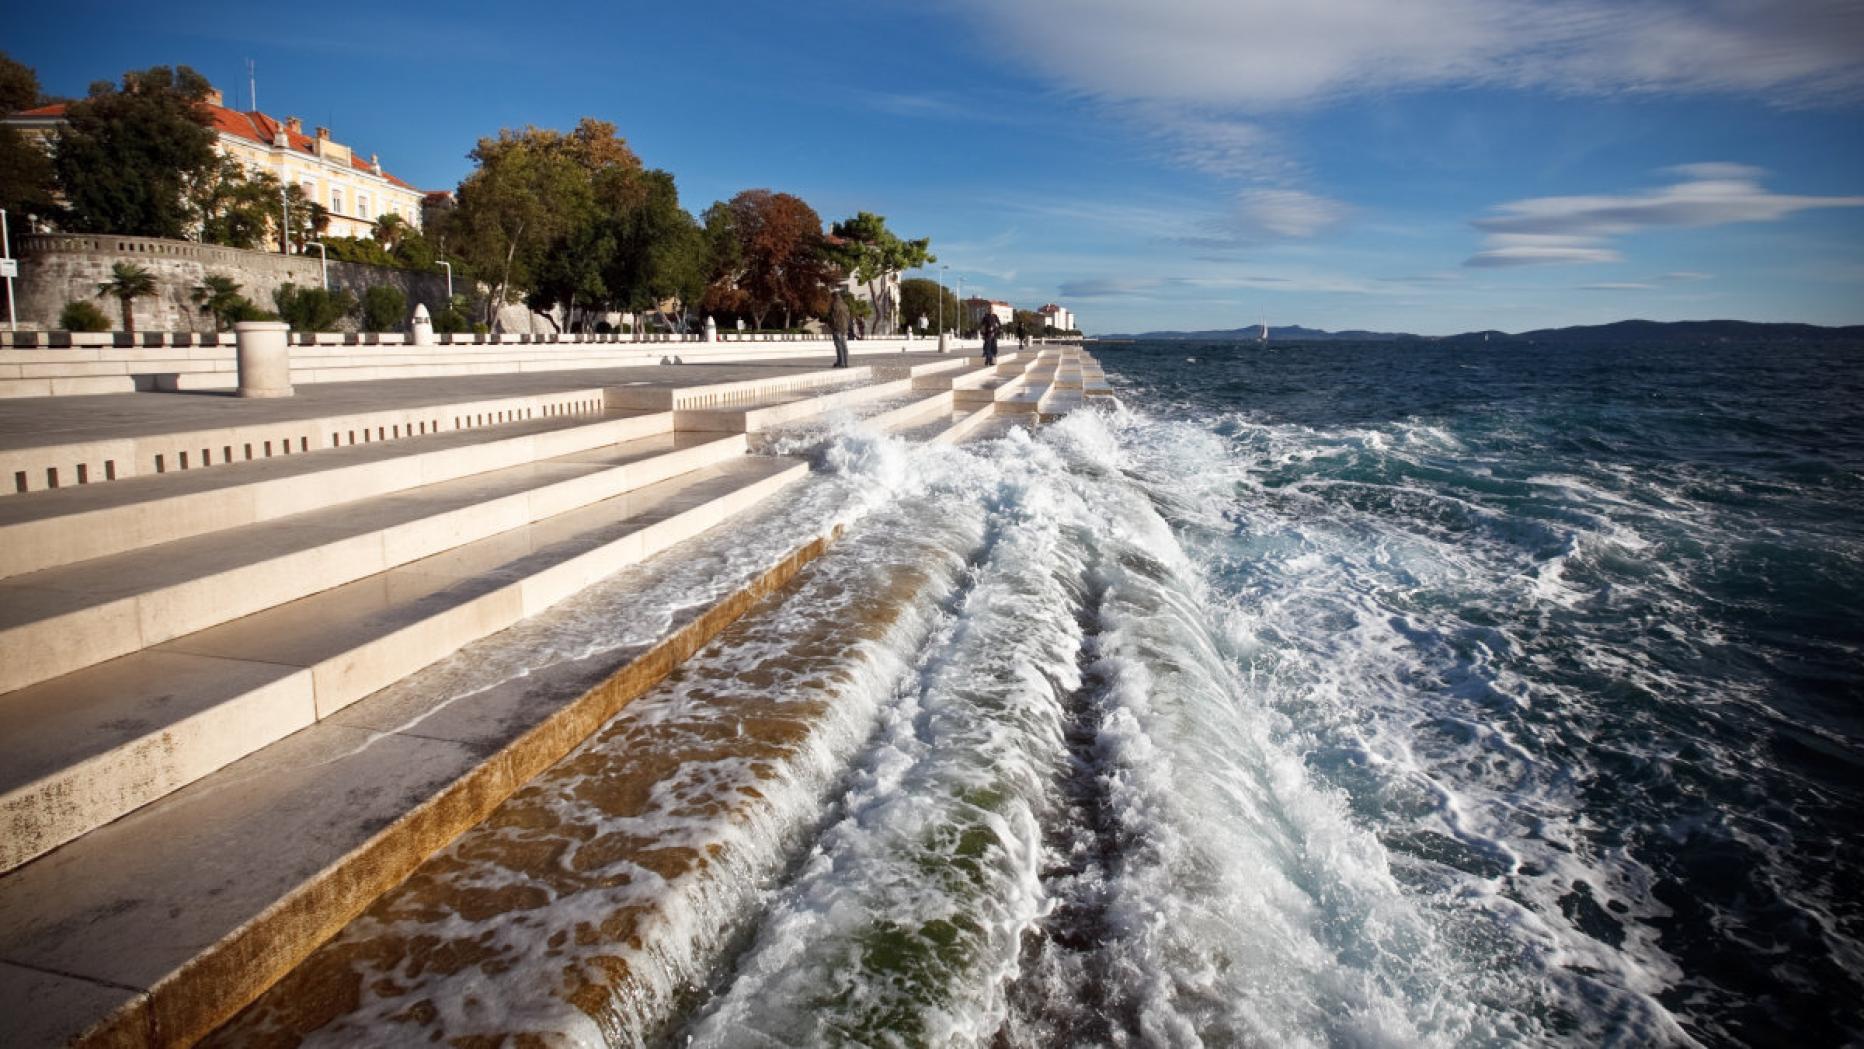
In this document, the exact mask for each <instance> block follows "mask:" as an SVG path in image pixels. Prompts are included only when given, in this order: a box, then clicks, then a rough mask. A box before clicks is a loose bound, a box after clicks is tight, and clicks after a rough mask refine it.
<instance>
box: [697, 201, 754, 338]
mask: <svg viewBox="0 0 1864 1049" xmlns="http://www.w3.org/2000/svg"><path fill="white" fill-rule="evenodd" d="M700 235H701V236H702V237H704V238H705V256H706V279H705V291H704V292H702V293H701V294H700V298H699V308H700V309H702V310H704V311H705V312H706V313H708V314H712V315H714V316H716V317H719V318H720V319H727V318H729V319H734V320H735V319H737V318H738V317H740V316H745V315H746V314H748V313H749V312H750V310H749V309H748V307H749V305H750V300H751V296H750V293H749V292H746V291H745V290H744V283H743V282H744V266H745V261H744V242H743V239H742V234H741V233H740V232H739V231H738V222H737V213H736V212H734V211H733V210H732V207H731V205H730V204H728V203H726V202H725V201H722V200H721V201H719V202H717V203H715V204H713V205H712V206H711V207H709V208H707V209H705V215H704V216H703V217H702V219H701V223H700Z"/></svg>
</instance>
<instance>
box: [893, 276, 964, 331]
mask: <svg viewBox="0 0 1864 1049" xmlns="http://www.w3.org/2000/svg"><path fill="white" fill-rule="evenodd" d="M941 301H942V302H943V306H941V305H940V303H941ZM921 317H924V318H925V319H926V326H927V329H928V330H931V329H933V328H936V327H937V326H938V324H939V322H940V321H941V319H942V320H943V321H944V324H945V326H946V327H947V329H949V328H951V327H954V326H956V324H957V323H958V296H956V295H953V294H952V292H951V289H950V288H946V287H942V286H941V285H940V284H939V282H938V281H935V280H928V279H926V278H924V277H913V278H911V279H909V280H903V281H901V282H900V323H902V324H904V325H906V326H907V327H914V326H916V325H918V323H919V318H921Z"/></svg>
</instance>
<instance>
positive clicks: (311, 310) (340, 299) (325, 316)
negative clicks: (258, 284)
mask: <svg viewBox="0 0 1864 1049" xmlns="http://www.w3.org/2000/svg"><path fill="white" fill-rule="evenodd" d="M272 302H273V303H274V304H276V305H277V306H278V315H279V317H280V318H281V319H283V320H284V322H285V323H286V324H289V325H291V330H292V331H329V330H330V329H332V328H334V327H336V324H337V322H338V321H340V320H342V319H343V318H344V316H345V315H347V314H348V313H349V312H350V311H351V310H353V309H355V308H356V297H355V296H353V295H351V294H350V293H349V292H347V291H325V290H324V289H323V288H304V289H300V288H299V287H298V286H297V285H295V284H285V285H281V286H280V287H279V289H278V290H277V291H275V292H273V293H272Z"/></svg>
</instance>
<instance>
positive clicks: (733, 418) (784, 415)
mask: <svg viewBox="0 0 1864 1049" xmlns="http://www.w3.org/2000/svg"><path fill="white" fill-rule="evenodd" d="M912 388H913V380H912V379H895V380H893V381H891V382H876V383H868V384H865V385H854V386H850V387H848V388H846V389H838V390H834V391H831V392H828V393H820V392H816V391H813V390H799V391H787V392H782V393H775V394H771V395H768V396H764V397H759V398H757V399H755V400H751V401H747V402H741V403H736V404H732V405H731V406H730V407H708V408H680V407H675V408H674V411H673V425H674V427H675V428H676V429H678V430H680V431H682V432H692V431H700V432H708V433H757V432H759V431H762V430H768V429H770V428H771V427H774V426H782V425H784V424H785V423H793V422H796V421H798V420H800V419H807V418H810V417H812V416H816V415H820V414H822V413H823V412H826V411H830V410H832V409H836V408H852V407H855V406H857V405H860V404H864V403H867V402H870V401H876V400H883V399H885V398H888V397H895V396H899V395H901V394H906V393H910V392H912Z"/></svg>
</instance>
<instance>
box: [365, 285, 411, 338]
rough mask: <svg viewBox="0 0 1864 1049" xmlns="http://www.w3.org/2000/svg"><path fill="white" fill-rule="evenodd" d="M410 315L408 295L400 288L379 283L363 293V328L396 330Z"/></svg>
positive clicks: (367, 329)
mask: <svg viewBox="0 0 1864 1049" xmlns="http://www.w3.org/2000/svg"><path fill="white" fill-rule="evenodd" d="M407 315H408V297H407V296H406V295H403V294H402V293H401V289H400V288H392V287H389V286H388V285H386V284H377V285H374V286H372V287H370V288H369V289H368V290H367V291H365V292H363V293H362V330H363V331H394V330H396V329H398V328H400V327H401V324H402V321H403V320H405V319H406V318H407Z"/></svg>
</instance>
